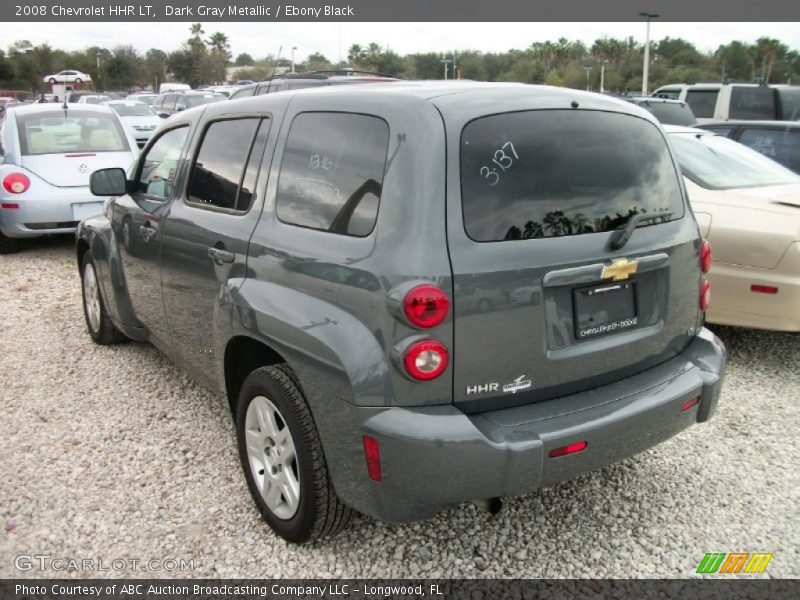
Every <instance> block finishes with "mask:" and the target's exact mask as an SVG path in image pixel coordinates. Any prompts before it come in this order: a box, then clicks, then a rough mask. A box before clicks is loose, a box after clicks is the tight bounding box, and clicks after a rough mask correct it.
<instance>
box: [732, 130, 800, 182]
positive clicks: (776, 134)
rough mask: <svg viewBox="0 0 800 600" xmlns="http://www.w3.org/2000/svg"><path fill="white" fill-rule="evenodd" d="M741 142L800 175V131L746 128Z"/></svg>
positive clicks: (740, 137) (740, 138) (740, 139)
mask: <svg viewBox="0 0 800 600" xmlns="http://www.w3.org/2000/svg"><path fill="white" fill-rule="evenodd" d="M739 142H741V143H742V144H744V145H745V146H749V147H750V148H752V149H753V150H757V151H758V152H761V154H763V155H764V156H768V157H769V158H771V159H772V160H774V161H776V162H779V163H781V164H782V165H783V166H784V167H789V168H790V169H792V170H793V171H794V172H795V173H800V129H761V128H758V127H754V128H746V129H744V130H743V131H742V134H741V136H739Z"/></svg>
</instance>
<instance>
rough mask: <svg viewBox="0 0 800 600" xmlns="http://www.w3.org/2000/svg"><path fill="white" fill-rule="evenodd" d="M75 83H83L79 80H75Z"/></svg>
mask: <svg viewBox="0 0 800 600" xmlns="http://www.w3.org/2000/svg"><path fill="white" fill-rule="evenodd" d="M75 83H83V81H82V80H81V79H80V78H77V79H76V80H75Z"/></svg>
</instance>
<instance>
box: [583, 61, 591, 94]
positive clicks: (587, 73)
mask: <svg viewBox="0 0 800 600" xmlns="http://www.w3.org/2000/svg"><path fill="white" fill-rule="evenodd" d="M583 70H584V71H586V91H587V92H588V91H589V73H591V72H592V67H583Z"/></svg>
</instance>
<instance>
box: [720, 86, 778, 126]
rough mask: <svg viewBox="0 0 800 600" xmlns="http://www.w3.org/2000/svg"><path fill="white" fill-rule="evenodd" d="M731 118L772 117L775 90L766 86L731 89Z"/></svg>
mask: <svg viewBox="0 0 800 600" xmlns="http://www.w3.org/2000/svg"><path fill="white" fill-rule="evenodd" d="M728 112H729V115H730V118H731V119H774V118H775V90H773V89H772V88H768V87H741V86H734V87H733V88H732V89H731V106H730V110H729V111H728Z"/></svg>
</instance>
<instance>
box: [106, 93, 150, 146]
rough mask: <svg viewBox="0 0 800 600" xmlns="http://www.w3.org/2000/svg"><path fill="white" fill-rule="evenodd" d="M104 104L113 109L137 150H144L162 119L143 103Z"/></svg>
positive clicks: (118, 102)
mask: <svg viewBox="0 0 800 600" xmlns="http://www.w3.org/2000/svg"><path fill="white" fill-rule="evenodd" d="M105 104H106V106H110V107H111V108H112V109H114V112H115V113H117V116H118V117H119V118H120V120H121V121H122V124H123V125H125V127H127V128H128V129H129V130H130V132H131V133H132V134H133V137H134V138H135V139H136V144H137V145H138V146H139V148H144V146H145V144H147V140H149V139H150V136H151V135H153V132H155V130H156V129H157V128H158V126H159V125H161V123H162V122H163V119H161V117H159V116H158V115H157V114H156V113H155V112H154V111H153V109H152V108H150V107H149V106H147V105H146V104H144V103H143V102H135V101H131V100H111V101H110V102H106V103H105Z"/></svg>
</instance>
